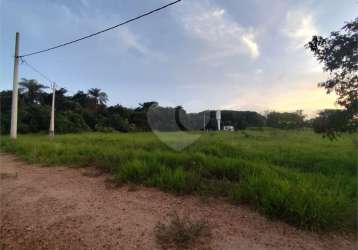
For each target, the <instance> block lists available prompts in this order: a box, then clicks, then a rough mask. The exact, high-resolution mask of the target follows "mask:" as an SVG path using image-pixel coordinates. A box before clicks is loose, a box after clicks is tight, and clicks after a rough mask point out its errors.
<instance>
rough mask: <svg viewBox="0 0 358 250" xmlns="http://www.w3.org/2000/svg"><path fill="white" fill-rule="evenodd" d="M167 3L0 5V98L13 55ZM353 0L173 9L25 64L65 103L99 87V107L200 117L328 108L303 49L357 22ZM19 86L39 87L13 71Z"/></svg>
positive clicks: (236, 2) (248, 1)
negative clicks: (169, 110)
mask: <svg viewBox="0 0 358 250" xmlns="http://www.w3.org/2000/svg"><path fill="white" fill-rule="evenodd" d="M169 2H170V0H106V1H103V0H77V1H74V0H72V1H71V0H52V1H48V0H0V22H1V36H0V55H1V58H0V59H1V61H0V89H1V90H4V89H11V88H12V74H13V55H14V38H15V32H16V31H18V32H20V54H24V53H28V52H33V51H37V50H40V49H45V48H48V47H51V46H54V45H57V44H58V43H62V42H67V41H70V40H73V39H76V38H78V37H81V36H84V35H87V34H89V33H92V32H96V31H98V30H101V29H103V28H105V27H108V26H112V25H115V24H117V23H120V22H122V21H124V20H126V19H129V18H132V17H134V16H137V15H138V14H142V13H143V12H146V11H148V10H151V9H154V8H157V7H159V6H161V5H164V4H167V3H169ZM357 13H358V2H357V1H355V0H341V1H337V0H301V1H293V0H270V1H268V0H183V1H182V2H180V3H178V4H176V5H174V6H171V7H169V8H167V9H165V10H163V11H161V12H159V13H156V14H154V15H151V16H148V17H145V18H143V19H141V20H139V21H138V22H133V23H130V24H129V25H126V26H122V27H120V28H118V29H115V30H112V31H110V32H107V33H104V34H102V35H100V36H97V37H94V38H91V39H88V40H84V41H81V42H79V43H76V44H73V45H70V46H67V47H63V48H60V49H57V50H53V51H51V52H48V53H42V54H38V55H34V56H31V57H27V58H25V59H26V60H27V62H29V63H30V64H31V65H33V66H35V67H36V68H37V69H39V70H40V71H41V72H43V73H45V74H46V75H47V76H48V77H49V78H50V79H51V80H53V81H55V82H56V83H57V84H58V85H59V86H60V87H64V88H66V89H68V90H69V94H73V93H75V92H76V91H78V90H87V89H89V88H94V87H97V88H100V89H102V90H103V91H105V92H106V93H107V94H108V96H109V100H110V101H109V104H111V105H114V104H121V105H124V106H127V107H137V106H138V103H143V102H146V101H158V102H159V104H160V105H161V106H177V105H182V106H183V107H184V108H185V109H186V110H187V111H189V112H198V111H202V110H206V109H231V110H254V111H258V112H264V111H267V110H276V111H295V110H298V109H303V110H304V112H305V113H306V114H307V115H309V116H310V115H313V114H315V112H317V110H320V109H324V108H338V106H336V105H335V100H336V97H335V96H334V94H331V95H327V94H326V93H325V91H324V89H322V88H318V87H317V83H318V82H320V81H323V80H325V79H327V77H328V75H327V74H326V73H324V72H323V71H322V66H321V65H320V64H318V63H317V62H316V60H315V59H314V57H313V55H312V54H311V52H309V51H308V50H307V49H305V48H304V44H305V43H306V42H307V41H309V40H310V38H311V37H312V35H314V34H320V35H323V36H327V35H328V34H329V32H331V31H334V30H339V29H340V28H341V27H342V26H343V25H344V23H345V22H346V21H349V20H352V19H353V18H355V17H356V16H357ZM20 77H21V78H22V77H24V78H27V79H37V80H39V81H40V82H41V83H43V84H47V85H49V83H48V82H46V80H45V79H44V78H42V77H41V76H40V75H39V74H38V73H36V72H34V71H32V70H31V69H29V68H28V67H26V65H24V64H22V65H20Z"/></svg>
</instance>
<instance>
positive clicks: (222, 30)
mask: <svg viewBox="0 0 358 250" xmlns="http://www.w3.org/2000/svg"><path fill="white" fill-rule="evenodd" d="M176 14H177V17H178V18H179V20H180V22H181V23H182V25H183V26H184V28H185V30H186V31H187V32H189V34H190V35H192V36H193V37H195V38H197V39H200V40H201V41H203V42H205V45H207V46H208V48H209V49H210V53H211V55H210V56H209V57H207V58H205V60H210V59H219V58H226V57H232V56H239V55H243V54H244V55H245V54H246V55H248V56H249V57H251V58H252V59H256V58H257V57H259V55H260V51H259V46H258V43H257V41H256V37H255V32H254V31H253V30H252V29H249V28H245V27H243V26H242V25H240V24H239V23H238V22H236V21H235V20H233V19H232V18H231V17H230V16H229V15H228V14H227V13H226V10H225V9H223V8H220V7H217V6H214V5H213V4H211V3H210V2H209V1H201V2H190V1H187V2H185V3H183V6H182V7H181V8H180V9H179V10H178V11H176Z"/></svg>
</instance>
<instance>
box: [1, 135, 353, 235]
mask: <svg viewBox="0 0 358 250" xmlns="http://www.w3.org/2000/svg"><path fill="white" fill-rule="evenodd" d="M170 136H171V137H173V138H174V137H175V134H171V135H170ZM355 136H356V135H354V134H342V136H341V137H340V138H339V139H338V140H334V141H331V140H327V139H324V138H322V136H320V135H317V134H315V133H314V132H313V131H311V130H300V131H296V130H291V131H288V130H277V129H266V128H265V129H260V130H251V129H250V130H246V132H245V133H242V132H220V133H218V132H209V133H203V134H202V136H201V137H200V139H199V140H198V141H196V142H195V143H194V144H192V145H190V146H189V147H187V148H185V149H184V150H182V151H174V150H172V149H170V148H169V147H167V146H166V145H165V144H164V143H162V142H161V141H160V140H159V139H158V138H157V137H156V136H155V135H154V134H152V133H145V132H141V133H131V134H128V133H83V134H66V135H58V136H56V137H55V138H54V139H52V140H50V139H49V138H48V136H46V135H38V134H36V135H19V137H18V139H17V140H16V141H14V140H11V139H10V138H8V137H2V140H1V141H0V146H1V151H6V152H10V153H16V154H17V155H18V156H19V157H20V158H22V159H25V160H27V161H28V162H32V163H41V164H45V165H66V164H67V165H69V166H76V165H77V166H88V165H95V166H96V167H98V168H100V169H101V170H103V171H106V172H109V173H110V176H111V177H110V178H109V179H108V181H107V184H106V185H107V186H108V187H116V186H121V185H122V184H124V183H127V184H128V183H133V185H134V184H135V185H146V186H154V187H158V188H160V189H162V190H164V191H168V192H172V193H175V194H197V195H202V196H212V197H221V198H226V199H228V200H230V201H232V202H234V203H243V202H244V203H247V204H249V205H250V206H251V207H253V208H255V209H256V210H258V211H259V212H261V213H263V214H265V215H266V216H268V217H270V218H273V219H280V220H283V221H286V222H288V223H290V224H293V225H296V226H298V227H300V228H304V229H309V230H333V231H343V230H344V231H347V230H348V231H352V230H356V227H357V225H356V221H357V213H356V211H357V165H356V164H357V161H356V160H357V155H356V154H357V146H356V142H355ZM131 185H132V184H131Z"/></svg>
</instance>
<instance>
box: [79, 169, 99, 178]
mask: <svg viewBox="0 0 358 250" xmlns="http://www.w3.org/2000/svg"><path fill="white" fill-rule="evenodd" d="M102 174H103V171H102V170H101V169H99V168H86V169H85V170H84V171H83V172H82V175H83V176H87V177H98V176H101V175H102Z"/></svg>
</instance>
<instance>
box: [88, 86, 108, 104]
mask: <svg viewBox="0 0 358 250" xmlns="http://www.w3.org/2000/svg"><path fill="white" fill-rule="evenodd" d="M88 95H89V96H90V97H91V98H92V99H93V100H94V101H95V103H96V105H99V104H100V105H105V104H106V103H107V101H108V96H107V94H106V93H105V92H103V91H101V89H98V88H92V89H89V90H88Z"/></svg>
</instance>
